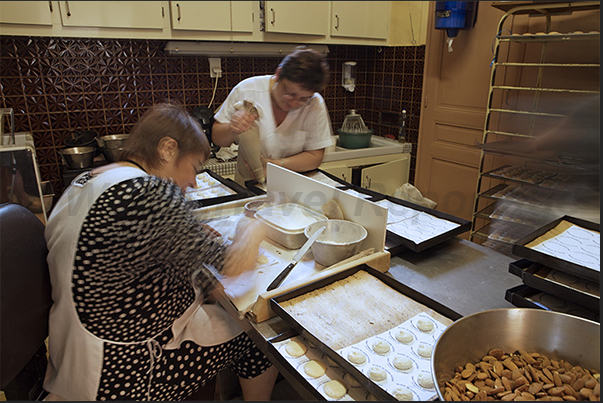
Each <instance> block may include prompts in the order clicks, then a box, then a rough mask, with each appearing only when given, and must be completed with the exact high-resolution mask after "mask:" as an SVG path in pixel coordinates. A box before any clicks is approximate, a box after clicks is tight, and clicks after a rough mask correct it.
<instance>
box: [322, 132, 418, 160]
mask: <svg viewBox="0 0 603 403" xmlns="http://www.w3.org/2000/svg"><path fill="white" fill-rule="evenodd" d="M333 137H334V140H335V145H334V146H331V147H328V148H327V149H326V150H325V157H324V159H323V162H328V161H339V160H347V159H351V158H362V157H372V156H375V155H387V154H400V153H404V152H410V151H408V145H410V144H408V145H407V144H406V143H398V142H397V141H394V140H390V139H387V138H385V137H381V136H375V135H373V136H372V137H371V142H370V143H369V146H368V147H366V148H356V149H348V148H343V147H340V146H339V136H333Z"/></svg>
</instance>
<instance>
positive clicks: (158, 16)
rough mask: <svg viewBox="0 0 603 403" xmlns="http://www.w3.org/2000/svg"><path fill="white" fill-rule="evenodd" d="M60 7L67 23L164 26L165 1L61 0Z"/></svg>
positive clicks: (132, 26) (112, 25) (99, 25)
mask: <svg viewBox="0 0 603 403" xmlns="http://www.w3.org/2000/svg"><path fill="white" fill-rule="evenodd" d="M59 7H60V9H61V19H62V21H63V26H66V27H98V28H154V29H163V6H162V2H161V1H60V2H59ZM165 11H166V12H167V10H165Z"/></svg>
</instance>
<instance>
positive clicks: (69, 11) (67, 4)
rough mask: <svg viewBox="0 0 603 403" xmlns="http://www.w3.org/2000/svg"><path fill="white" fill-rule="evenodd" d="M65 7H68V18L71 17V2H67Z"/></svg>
mask: <svg viewBox="0 0 603 403" xmlns="http://www.w3.org/2000/svg"><path fill="white" fill-rule="evenodd" d="M65 6H67V17H71V10H70V9H69V2H68V1H66V2H65Z"/></svg>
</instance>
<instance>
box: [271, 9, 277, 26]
mask: <svg viewBox="0 0 603 403" xmlns="http://www.w3.org/2000/svg"><path fill="white" fill-rule="evenodd" d="M270 11H271V12H272V21H270V23H271V24H272V25H274V22H275V21H276V11H274V8H271V9H270Z"/></svg>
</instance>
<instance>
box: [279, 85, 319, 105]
mask: <svg viewBox="0 0 603 403" xmlns="http://www.w3.org/2000/svg"><path fill="white" fill-rule="evenodd" d="M278 84H280V87H281V92H282V95H283V98H287V99H288V100H290V101H297V102H301V103H304V104H305V103H306V102H308V101H309V100H310V99H312V97H313V96H314V94H312V95H310V96H306V97H298V96H297V94H296V93H295V92H290V91H289V90H288V89H287V87H286V85H285V80H279V81H278Z"/></svg>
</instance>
